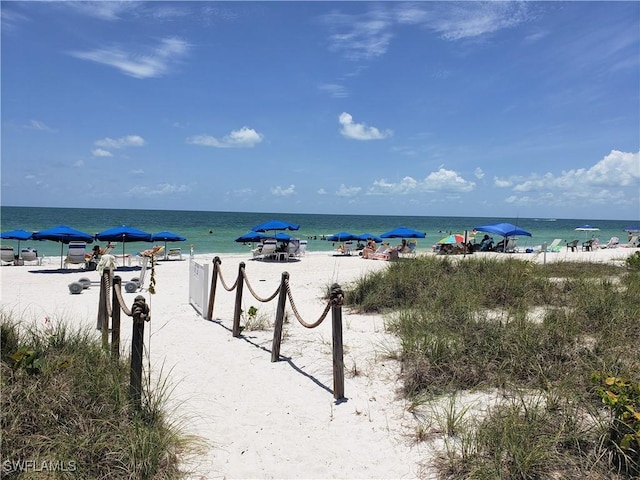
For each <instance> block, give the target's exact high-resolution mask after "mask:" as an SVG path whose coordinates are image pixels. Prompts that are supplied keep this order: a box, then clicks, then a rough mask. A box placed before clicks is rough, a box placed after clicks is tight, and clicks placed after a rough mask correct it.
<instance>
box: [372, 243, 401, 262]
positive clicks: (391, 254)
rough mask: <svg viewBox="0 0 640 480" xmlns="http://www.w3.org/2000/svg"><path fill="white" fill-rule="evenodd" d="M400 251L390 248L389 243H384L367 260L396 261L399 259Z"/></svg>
mask: <svg viewBox="0 0 640 480" xmlns="http://www.w3.org/2000/svg"><path fill="white" fill-rule="evenodd" d="M399 256H400V255H399V254H398V249H397V248H396V247H392V246H390V245H389V244H388V243H383V244H382V245H380V246H379V247H378V249H377V250H376V251H375V252H374V253H372V254H371V255H369V256H368V257H367V258H371V259H373V260H395V259H397V258H398V257H399Z"/></svg>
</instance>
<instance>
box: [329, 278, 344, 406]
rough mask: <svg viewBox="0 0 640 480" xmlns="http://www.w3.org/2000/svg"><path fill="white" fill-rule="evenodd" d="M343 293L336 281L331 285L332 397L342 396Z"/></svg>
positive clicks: (337, 398)
mask: <svg viewBox="0 0 640 480" xmlns="http://www.w3.org/2000/svg"><path fill="white" fill-rule="evenodd" d="M343 299H344V295H343V293H342V288H340V285H338V284H337V283H334V284H333V285H331V295H330V302H331V320H332V327H333V398H335V399H336V400H341V399H343V398H344V353H343V352H344V348H343V344H342V302H343Z"/></svg>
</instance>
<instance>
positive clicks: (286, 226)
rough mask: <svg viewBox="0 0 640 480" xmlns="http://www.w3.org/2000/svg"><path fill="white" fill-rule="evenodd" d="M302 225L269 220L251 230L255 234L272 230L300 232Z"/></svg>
mask: <svg viewBox="0 0 640 480" xmlns="http://www.w3.org/2000/svg"><path fill="white" fill-rule="evenodd" d="M299 228H300V225H296V224H295V223H289V222H283V221H282V220H269V221H268V222H264V223H261V224H260V225H256V226H255V227H253V228H252V229H251V230H253V231H254V232H268V231H270V230H298V229H299Z"/></svg>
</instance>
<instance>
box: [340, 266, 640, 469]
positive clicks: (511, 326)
mask: <svg viewBox="0 0 640 480" xmlns="http://www.w3.org/2000/svg"><path fill="white" fill-rule="evenodd" d="M639 265H640V262H637V261H636V259H635V258H631V259H630V260H629V261H628V262H627V263H626V264H625V265H614V264H600V263H598V264H596V263H578V262H559V263H549V264H547V265H539V264H536V263H533V262H526V261H521V260H517V259H514V258H511V257H508V256H507V257H506V258H503V259H495V258H492V259H490V258H486V257H479V256H475V257H474V256H469V257H467V258H461V257H458V258H455V259H452V258H447V257H444V258H442V257H431V256H427V257H419V258H416V259H410V260H401V261H398V262H394V263H392V264H390V265H389V268H388V269H385V270H383V271H379V272H375V273H372V274H369V275H367V276H366V277H364V278H362V279H360V280H359V281H358V282H356V283H355V284H354V285H352V286H350V287H349V288H348V289H346V290H345V296H346V303H347V304H348V305H349V306H350V308H353V309H356V310H359V311H361V312H378V313H384V314H386V315H387V317H388V319H387V326H388V329H389V330H390V331H392V332H394V333H395V334H397V335H398V337H399V339H400V343H401V345H402V353H401V361H402V371H403V388H404V394H405V395H406V396H407V397H408V398H409V399H410V404H411V405H412V408H415V407H416V405H417V404H420V403H423V404H429V403H430V402H431V403H434V402H437V401H438V400H439V399H442V398H446V397H451V396H455V395H456V394H458V393H460V392H471V391H475V392H477V391H486V392H495V391H498V392H500V394H501V397H502V399H503V400H502V401H501V402H498V403H497V404H496V405H493V406H491V408H489V409H488V410H487V411H486V412H485V413H484V414H483V415H475V416H474V417H473V418H472V419H468V421H462V419H461V418H458V417H457V416H456V418H457V420H458V421H459V424H460V425H464V428H458V429H457V431H456V432H455V434H452V433H451V432H450V431H449V432H448V433H446V432H447V431H448V430H449V429H448V428H447V429H445V434H444V439H445V444H446V453H445V454H443V456H442V458H441V459H440V462H439V466H440V472H441V476H442V478H469V479H495V478H504V479H529V478H532V479H533V478H566V479H578V478H580V479H582V478H593V479H596V478H598V479H600V478H602V479H604V478H636V476H637V475H640V469H639V465H640V445H639V444H640V413H639V412H640V353H639V351H638V338H639V337H638V319H639V318H640V268H639ZM607 382H608V384H607ZM616 382H617V383H616ZM625 382H626V383H625ZM612 384H615V385H618V384H620V385H623V387H620V388H621V389H623V390H624V391H622V393H621V392H620V391H615V392H614V391H613V387H612ZM613 398H615V400H612V399H613ZM616 402H617V403H616ZM460 408H461V410H460V411H464V412H465V414H466V416H469V415H470V413H469V412H466V410H465V408H464V406H462V407H460ZM450 411H453V409H450ZM625 412H626V413H625ZM625 415H626V417H625V418H622V417H623V416H625ZM450 416H451V415H450ZM449 423H450V422H449ZM434 431H437V432H441V431H442V429H441V428H439V429H435V430H434ZM416 438H420V439H421V440H426V439H428V438H429V435H427V434H425V428H424V425H423V424H422V425H421V426H420V427H419V434H418V435H416ZM623 438H624V439H625V440H624V441H623V440H622V439H623Z"/></svg>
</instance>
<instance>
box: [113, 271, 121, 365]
mask: <svg viewBox="0 0 640 480" xmlns="http://www.w3.org/2000/svg"><path fill="white" fill-rule="evenodd" d="M116 288H122V279H121V278H120V277H118V276H116V277H113V292H112V293H113V296H112V299H111V358H113V359H115V360H117V359H118V358H120V308H121V307H120V302H119V301H118V297H117V296H116V294H115V293H116Z"/></svg>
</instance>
